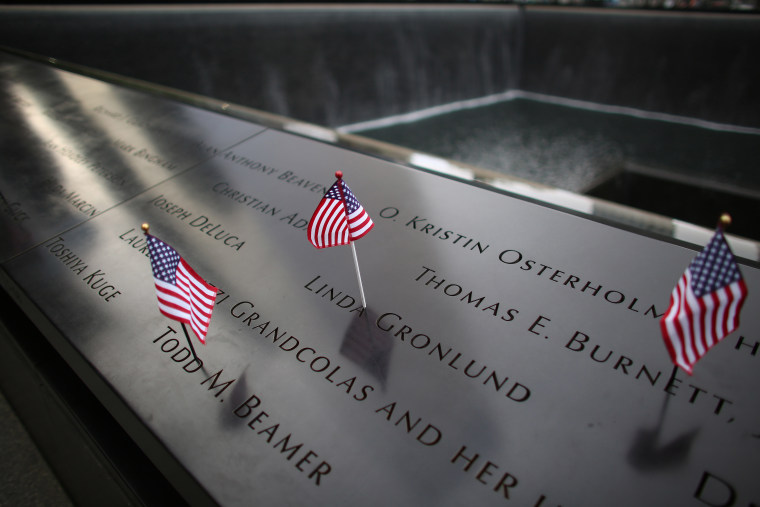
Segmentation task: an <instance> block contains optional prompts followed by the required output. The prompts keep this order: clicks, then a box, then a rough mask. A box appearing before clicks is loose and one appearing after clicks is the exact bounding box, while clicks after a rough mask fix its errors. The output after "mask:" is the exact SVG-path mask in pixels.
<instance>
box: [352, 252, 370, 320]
mask: <svg viewBox="0 0 760 507" xmlns="http://www.w3.org/2000/svg"><path fill="white" fill-rule="evenodd" d="M351 252H352V253H353V254H354V267H355V268H356V280H357V281H358V282H359V294H361V296H362V306H363V307H364V308H365V309H366V308H367V300H366V299H364V287H363V286H362V275H361V273H359V259H358V258H357V257H356V247H355V246H354V242H353V241H352V242H351Z"/></svg>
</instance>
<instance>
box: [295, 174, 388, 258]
mask: <svg viewBox="0 0 760 507" xmlns="http://www.w3.org/2000/svg"><path fill="white" fill-rule="evenodd" d="M374 226H375V224H374V222H372V219H371V218H370V216H369V214H368V213H367V212H366V211H365V210H364V207H363V206H362V205H361V204H360V203H359V201H358V200H357V199H356V197H355V196H354V194H353V193H352V192H351V189H349V188H348V185H346V184H345V182H344V181H343V180H341V179H339V180H338V181H336V182H335V184H333V186H332V187H330V189H329V190H328V191H327V193H326V194H325V196H324V197H323V198H322V200H321V201H319V205H318V206H317V209H316V210H314V214H313V215H312V216H311V220H310V221H309V226H308V227H307V229H306V234H307V237H308V239H309V242H310V243H311V244H312V245H314V246H315V247H317V248H327V247H331V246H339V245H347V244H349V243H351V242H352V241H356V240H357V239H359V238H361V237H363V236H364V235H365V234H367V233H368V232H369V231H370V230H372V228H373V227H374Z"/></svg>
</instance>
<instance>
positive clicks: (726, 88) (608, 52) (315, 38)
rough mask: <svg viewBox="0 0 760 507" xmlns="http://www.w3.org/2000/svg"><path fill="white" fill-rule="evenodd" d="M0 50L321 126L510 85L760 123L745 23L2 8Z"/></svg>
mask: <svg viewBox="0 0 760 507" xmlns="http://www.w3.org/2000/svg"><path fill="white" fill-rule="evenodd" d="M0 44H3V45H7V46H10V47H15V48H19V49H24V50H28V51H32V52H36V53H40V54H43V55H46V56H53V57H57V58H59V59H62V60H67V61H71V62H74V63H79V64H83V65H87V66H92V67H97V68H100V69H104V70H108V71H111V72H116V73H119V74H124V75H127V76H130V77H136V78H139V79H144V80H148V81H152V82H156V83H160V84H163V85H168V86H172V87H176V88H179V89H184V90H188V91H192V92H195V93H200V94H203V95H207V96H211V97H214V98H218V99H222V100H226V101H230V102H235V103H239V104H244V105H248V106H251V107H255V108H258V109H263V110H266V111H271V112H274V113H279V114H283V115H287V116H290V117H293V118H297V119H301V120H305V121H309V122H313V123H318V124H322V125H328V126H339V125H344V124H348V123H354V122H358V121H363V120H367V119H372V118H376V117H381V116H387V115H392V114H398V113H402V112H408V111H413V110H416V109H421V108H425V107H430V106H434V105H438V104H444V103H448V102H452V101H456V100H463V99H468V98H474V97H480V96H484V95H489V94H492V93H498V92H502V91H506V90H509V89H515V88H519V89H523V90H527V91H534V92H540V93H546V94H550V95H557V96H562V97H570V98H577V99H583V100H589V101H593V102H599V103H604V104H614V105H622V106H630V107H635V108H640V109H648V110H653V111H658V112H665V113H669V114H676V115H683V116H691V117H696V118H701V119H705V120H709V121H717V122H726V123H732V124H737V125H745V126H754V127H760V66H759V65H758V64H757V57H756V55H755V54H754V51H753V49H755V48H758V47H760V17H758V16H756V15H751V14H747V15H707V14H699V13H670V12H654V11H647V12H643V13H630V12H622V11H616V10H609V9H607V10H601V9H598V10H595V9H572V8H570V9H562V8H540V7H535V8H534V7H527V8H518V7H515V6H479V7H478V6H473V7H471V6H453V7H448V6H438V7H427V6H416V7H408V6H398V5H387V6H384V5H380V6H360V7H347V6H339V7H319V6H314V7H311V6H303V5H302V6H298V7H239V6H233V7H187V6H185V7H131V8H120V7H105V8H96V7H83V8H41V7H38V8H14V7H0Z"/></svg>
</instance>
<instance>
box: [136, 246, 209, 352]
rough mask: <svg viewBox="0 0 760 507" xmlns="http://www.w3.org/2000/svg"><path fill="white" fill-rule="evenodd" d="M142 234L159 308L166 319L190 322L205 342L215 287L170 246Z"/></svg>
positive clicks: (194, 330) (197, 334)
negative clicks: (148, 254)
mask: <svg viewBox="0 0 760 507" xmlns="http://www.w3.org/2000/svg"><path fill="white" fill-rule="evenodd" d="M146 236H147V237H148V249H149V250H150V264H151V267H152V268H153V281H154V282H155V284H156V295H157V296H158V309H159V311H160V312H161V313H163V314H164V315H166V316H167V317H169V318H170V319H174V320H176V321H179V322H184V323H185V324H190V327H191V328H192V330H193V332H195V334H196V336H198V339H199V340H200V341H201V343H203V344H205V343H206V333H207V332H208V326H209V324H210V323H211V312H212V311H213V308H214V301H216V294H217V292H218V291H217V288H216V287H214V286H212V285H209V284H208V283H206V282H205V281H204V280H203V279H202V278H201V277H200V276H198V274H197V273H196V272H195V270H193V268H191V267H190V265H189V264H188V263H187V262H185V259H183V258H182V257H180V255H179V254H178V253H177V251H176V250H175V249H174V248H172V247H170V246H169V245H167V244H166V243H164V242H163V241H161V240H160V239H158V238H156V237H154V236H151V235H150V234H146Z"/></svg>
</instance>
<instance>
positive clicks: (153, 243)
mask: <svg viewBox="0 0 760 507" xmlns="http://www.w3.org/2000/svg"><path fill="white" fill-rule="evenodd" d="M148 248H150V265H151V267H152V268H153V276H154V277H155V278H157V279H159V280H161V281H162V282H166V283H170V284H172V285H177V265H178V264H179V260H180V256H179V254H178V253H177V251H176V250H175V249H173V248H172V247H170V246H169V245H167V244H166V243H164V242H163V241H161V240H160V239H158V238H154V237H153V236H148Z"/></svg>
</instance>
